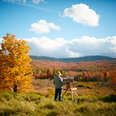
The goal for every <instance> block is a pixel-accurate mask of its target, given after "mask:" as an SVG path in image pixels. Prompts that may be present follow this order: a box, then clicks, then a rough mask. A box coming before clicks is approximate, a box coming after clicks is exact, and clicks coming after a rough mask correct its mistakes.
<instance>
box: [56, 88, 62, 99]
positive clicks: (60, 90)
mask: <svg viewBox="0 0 116 116" xmlns="http://www.w3.org/2000/svg"><path fill="white" fill-rule="evenodd" d="M58 96H59V101H61V100H62V88H58V89H57V88H56V89H55V101H56V100H57V97H58Z"/></svg>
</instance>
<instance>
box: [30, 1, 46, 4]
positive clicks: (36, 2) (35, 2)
mask: <svg viewBox="0 0 116 116" xmlns="http://www.w3.org/2000/svg"><path fill="white" fill-rule="evenodd" d="M32 2H33V3H34V4H39V3H40V2H44V0H32Z"/></svg>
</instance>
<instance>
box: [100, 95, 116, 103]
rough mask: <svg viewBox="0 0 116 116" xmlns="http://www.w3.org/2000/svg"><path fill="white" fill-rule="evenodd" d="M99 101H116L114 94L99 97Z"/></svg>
mask: <svg viewBox="0 0 116 116" xmlns="http://www.w3.org/2000/svg"><path fill="white" fill-rule="evenodd" d="M100 100H101V101H103V102H116V95H113V94H112V95H109V96H106V97H103V98H100Z"/></svg>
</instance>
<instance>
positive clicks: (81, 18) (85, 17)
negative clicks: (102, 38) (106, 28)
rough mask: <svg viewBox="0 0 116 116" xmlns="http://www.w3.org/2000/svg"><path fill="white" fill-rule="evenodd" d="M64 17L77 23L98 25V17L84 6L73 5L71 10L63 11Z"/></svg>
mask: <svg viewBox="0 0 116 116" xmlns="http://www.w3.org/2000/svg"><path fill="white" fill-rule="evenodd" d="M64 16H67V17H70V18H72V19H73V20H74V21H76V22H77V23H82V24H86V25H90V26H98V25H99V15H98V14H96V12H95V11H94V10H93V9H90V8H89V6H88V5H86V4H75V5H72V7H71V8H66V9H64Z"/></svg>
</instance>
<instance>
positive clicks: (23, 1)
mask: <svg viewBox="0 0 116 116" xmlns="http://www.w3.org/2000/svg"><path fill="white" fill-rule="evenodd" d="M3 1H4V2H12V3H22V4H23V3H26V2H27V0H3Z"/></svg>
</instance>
